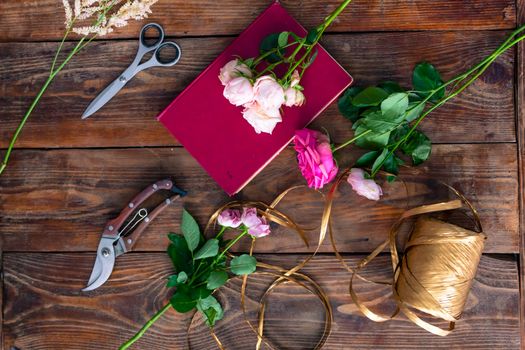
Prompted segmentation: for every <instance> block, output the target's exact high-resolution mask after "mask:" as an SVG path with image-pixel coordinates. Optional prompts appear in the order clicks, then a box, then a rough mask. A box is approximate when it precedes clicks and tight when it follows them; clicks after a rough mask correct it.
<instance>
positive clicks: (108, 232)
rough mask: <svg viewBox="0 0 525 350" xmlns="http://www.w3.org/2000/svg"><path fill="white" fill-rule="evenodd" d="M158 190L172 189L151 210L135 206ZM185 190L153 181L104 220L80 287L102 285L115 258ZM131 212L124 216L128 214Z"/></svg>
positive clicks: (110, 270)
mask: <svg viewBox="0 0 525 350" xmlns="http://www.w3.org/2000/svg"><path fill="white" fill-rule="evenodd" d="M159 190H168V191H171V192H172V193H174V194H175V195H173V196H172V197H170V198H167V199H165V200H164V201H163V202H162V203H160V204H159V205H158V206H157V207H156V208H155V209H153V210H152V211H151V212H148V210H147V209H146V208H140V209H138V210H137V208H139V207H140V206H141V205H142V203H144V202H145V201H146V200H147V199H148V198H149V197H151V196H152V195H153V194H155V193H156V192H157V191H159ZM185 195H186V192H185V191H183V190H181V189H179V188H177V187H176V186H175V185H174V184H173V181H171V180H169V179H165V180H161V181H157V182H156V183H154V184H152V185H150V186H148V187H147V188H145V189H144V190H143V191H142V192H140V193H139V194H138V195H137V196H136V197H135V198H133V200H131V202H129V203H128V205H127V206H126V207H125V208H124V209H123V210H122V211H121V213H120V214H119V216H117V217H116V218H115V219H113V220H110V221H108V222H107V224H106V226H105V228H104V231H103V232H102V238H101V239H100V243H99V245H98V249H97V258H96V260H95V264H94V265H93V270H92V272H91V276H90V277H89V281H88V284H87V287H86V288H84V289H82V291H84V292H87V291H91V290H94V289H97V288H98V287H100V286H101V285H103V284H104V283H105V282H106V281H107V280H108V279H109V276H110V275H111V272H112V271H113V267H114V266H115V259H116V258H117V257H118V256H120V255H122V254H124V253H127V252H129V251H131V250H132V249H133V246H134V245H135V243H136V242H137V240H138V239H139V237H140V235H141V234H142V232H144V230H145V229H146V227H148V225H149V224H150V223H151V221H152V220H153V219H155V218H156V217H157V216H158V215H159V214H160V213H161V212H162V211H163V210H164V209H166V208H167V207H168V206H169V205H170V204H171V203H173V202H174V201H175V200H177V199H178V198H181V197H184V196H185ZM133 213H135V215H134V216H133V217H132V218H131V219H130V220H128V219H129V218H130V217H131V215H132V214H133Z"/></svg>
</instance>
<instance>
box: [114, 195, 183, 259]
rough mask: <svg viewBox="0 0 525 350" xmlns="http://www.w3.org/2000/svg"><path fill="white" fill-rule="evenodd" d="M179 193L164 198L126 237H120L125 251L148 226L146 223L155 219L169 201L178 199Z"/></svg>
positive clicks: (130, 247) (131, 246) (129, 248)
mask: <svg viewBox="0 0 525 350" xmlns="http://www.w3.org/2000/svg"><path fill="white" fill-rule="evenodd" d="M180 197H181V196H180V195H175V196H173V197H171V198H166V200H164V202H162V203H160V204H159V205H158V206H157V207H156V208H155V209H153V211H152V212H151V213H149V214H148V216H146V218H145V219H144V220H143V221H142V222H141V223H140V224H139V226H137V228H136V229H135V230H134V231H133V232H132V233H131V234H129V235H127V236H126V237H122V240H123V243H124V247H125V248H126V249H125V251H126V252H129V251H130V250H132V249H133V246H134V245H135V243H136V242H137V241H138V239H139V237H140V235H141V234H142V232H144V230H145V229H146V228H147V227H148V225H149V224H150V223H151V222H152V221H153V219H155V218H156V217H157V216H158V215H159V214H160V213H161V212H162V211H163V210H164V209H166V208H167V207H168V206H169V205H170V204H171V203H173V202H175V201H176V200H177V199H179V198H180Z"/></svg>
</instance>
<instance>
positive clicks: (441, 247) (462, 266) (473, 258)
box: [326, 172, 486, 336]
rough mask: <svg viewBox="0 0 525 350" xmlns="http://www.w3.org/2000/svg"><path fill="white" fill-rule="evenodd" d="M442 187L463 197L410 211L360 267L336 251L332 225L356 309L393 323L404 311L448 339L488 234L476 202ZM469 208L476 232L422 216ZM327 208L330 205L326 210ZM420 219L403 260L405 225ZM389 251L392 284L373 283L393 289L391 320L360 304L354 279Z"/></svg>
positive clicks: (339, 257) (343, 308) (370, 316)
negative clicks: (399, 240) (440, 323)
mask: <svg viewBox="0 0 525 350" xmlns="http://www.w3.org/2000/svg"><path fill="white" fill-rule="evenodd" d="M346 174H347V172H345V173H343V175H342V176H341V178H339V179H338V181H337V182H336V183H335V185H334V188H336V187H337V185H338V184H339V183H340V181H341V179H342V178H343V177H344V176H345V175H346ZM443 185H445V186H446V187H448V188H449V189H450V190H451V191H452V192H453V193H454V194H455V195H456V196H457V197H458V198H459V199H457V200H452V201H448V202H442V203H436V204H430V205H423V206H419V207H416V208H412V209H409V210H407V211H405V212H404V213H403V214H402V215H401V217H400V218H399V220H398V221H397V222H396V223H395V224H394V225H393V226H392V228H391V230H390V235H389V238H388V239H387V240H385V241H384V242H383V243H381V244H380V245H379V246H378V247H377V248H376V249H374V251H373V252H372V253H371V254H370V255H368V256H367V257H366V258H364V259H363V260H361V261H360V262H359V264H358V265H357V266H356V267H355V268H351V267H349V266H348V264H346V262H345V261H344V259H343V257H342V256H341V255H340V254H339V252H338V251H337V247H336V245H335V240H334V237H333V234H332V229H331V223H328V224H327V228H328V229H329V230H330V239H331V242H332V246H333V249H334V252H335V254H336V257H337V259H338V260H339V261H340V262H341V263H342V264H343V266H345V268H346V269H347V270H348V271H349V272H351V274H352V277H351V279H350V283H349V293H350V296H351V298H352V300H353V302H354V304H355V305H356V306H357V308H358V309H359V310H360V311H361V312H362V313H363V314H364V315H365V316H366V317H368V318H369V319H371V320H372V321H375V322H385V321H389V320H391V319H393V318H394V317H395V316H396V315H397V314H398V313H399V312H401V313H403V314H404V315H405V316H406V317H407V318H408V319H409V320H410V321H412V322H413V323H415V324H416V325H418V326H419V327H421V328H423V329H425V330H427V331H428V332H431V333H433V334H436V335H440V336H446V335H448V334H449V333H450V332H451V331H452V330H453V329H454V326H455V322H456V321H457V320H458V319H459V317H460V315H461V313H462V311H463V308H464V305H465V302H466V299H467V296H468V293H469V291H470V287H471V285H472V281H473V280H474V277H475V275H476V270H477V266H478V264H479V260H480V258H481V254H482V251H483V246H484V241H485V239H486V236H485V235H484V234H483V233H482V226H481V222H480V220H479V216H478V213H477V211H476V210H475V208H474V207H473V206H472V204H471V203H470V202H469V201H468V200H467V199H466V198H465V197H464V196H463V195H461V194H460V193H459V192H458V191H457V190H455V189H454V188H453V187H451V186H449V185H446V184H443ZM330 200H332V198H328V201H330ZM464 204H465V205H466V206H467V207H468V208H469V209H470V211H471V212H472V214H473V219H474V222H475V223H476V229H477V232H474V231H470V230H467V229H465V228H462V227H459V226H456V225H453V224H450V223H447V222H444V221H441V220H437V219H433V218H430V217H427V216H422V215H423V214H430V213H435V212H441V211H448V210H454V209H459V208H462V207H464ZM326 208H330V207H329V206H327V207H326ZM415 216H419V218H418V219H417V221H416V224H415V226H414V228H413V231H412V233H411V234H410V236H409V238H408V240H407V244H406V246H405V254H404V256H403V258H402V259H401V261H400V258H399V253H398V251H397V246H396V237H397V234H398V232H399V228H400V227H401V225H402V224H403V222H404V221H405V220H407V219H409V218H411V217H415ZM386 247H389V248H390V256H391V263H392V269H393V277H392V282H390V283H389V282H378V281H370V280H368V282H373V283H380V284H385V285H390V286H391V288H392V294H393V299H394V301H395V303H396V310H395V311H394V312H393V313H392V314H391V315H389V316H385V315H380V314H378V313H376V312H374V311H372V310H370V309H369V308H368V307H367V306H365V305H364V304H363V303H362V302H361V301H360V300H359V297H358V295H357V293H356V292H355V290H354V288H353V282H354V278H355V277H358V278H361V276H360V275H359V271H360V270H361V269H363V268H365V267H366V266H367V265H368V264H369V263H370V262H371V261H372V260H373V259H375V258H376V257H377V255H379V254H380V253H381V252H382V251H383V250H384V249H385V248H386ZM361 279H363V278H361ZM345 306H346V305H342V306H340V307H339V311H340V312H343V313H347V311H346V310H345V309H346V308H345ZM412 309H415V310H418V311H420V312H424V313H426V314H428V315H431V316H433V317H435V318H440V319H443V320H445V321H448V322H449V326H448V329H442V328H439V327H437V326H434V325H433V324H431V323H429V322H427V321H424V320H423V319H421V317H419V316H418V315H417V314H416V313H415V312H414V311H413V310H412Z"/></svg>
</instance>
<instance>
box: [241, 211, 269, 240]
mask: <svg viewBox="0 0 525 350" xmlns="http://www.w3.org/2000/svg"><path fill="white" fill-rule="evenodd" d="M241 220H242V223H243V224H244V226H246V228H248V233H249V234H250V235H252V236H254V237H257V238H261V237H264V236H268V235H269V234H270V225H268V223H267V221H266V218H265V217H263V216H259V215H257V209H256V208H244V209H243V211H242V216H241Z"/></svg>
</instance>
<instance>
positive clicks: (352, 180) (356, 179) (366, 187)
mask: <svg viewBox="0 0 525 350" xmlns="http://www.w3.org/2000/svg"><path fill="white" fill-rule="evenodd" d="M347 181H348V183H349V184H350V185H351V186H352V189H353V190H354V191H355V192H356V193H357V194H358V195H360V196H363V197H366V198H368V199H370V200H373V201H378V200H379V199H380V198H381V196H382V195H383V190H382V189H381V186H379V185H378V184H377V183H376V182H375V181H374V180H372V179H365V172H364V171H363V169H359V168H353V169H351V170H350V175H348V180H347Z"/></svg>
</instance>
